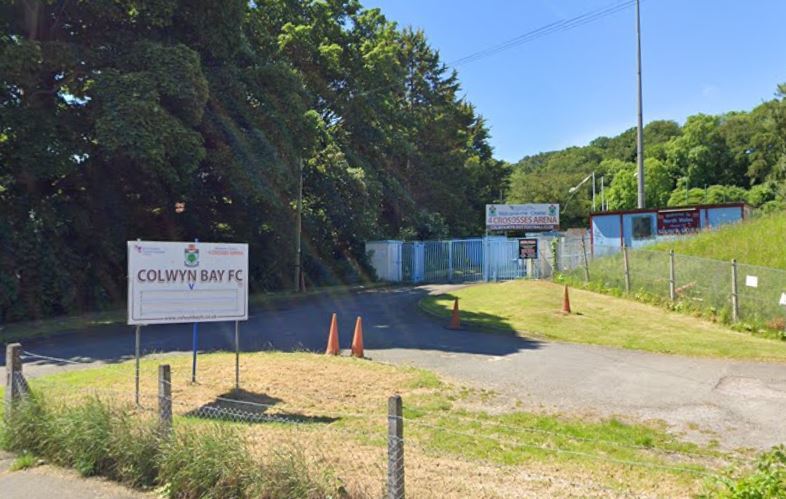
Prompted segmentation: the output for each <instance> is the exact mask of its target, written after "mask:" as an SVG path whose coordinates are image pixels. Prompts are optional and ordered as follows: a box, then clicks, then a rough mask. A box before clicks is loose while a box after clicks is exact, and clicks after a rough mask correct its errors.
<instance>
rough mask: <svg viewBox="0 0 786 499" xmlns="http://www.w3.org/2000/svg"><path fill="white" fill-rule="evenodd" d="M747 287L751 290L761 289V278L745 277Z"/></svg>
mask: <svg viewBox="0 0 786 499" xmlns="http://www.w3.org/2000/svg"><path fill="white" fill-rule="evenodd" d="M745 285H746V286H748V287H749V288H758V287H759V277H758V276H755V275H746V276H745Z"/></svg>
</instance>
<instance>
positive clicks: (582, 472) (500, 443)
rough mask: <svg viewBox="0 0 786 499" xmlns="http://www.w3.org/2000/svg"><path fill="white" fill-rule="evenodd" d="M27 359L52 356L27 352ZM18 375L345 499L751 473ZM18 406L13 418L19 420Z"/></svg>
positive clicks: (591, 491) (175, 388)
mask: <svg viewBox="0 0 786 499" xmlns="http://www.w3.org/2000/svg"><path fill="white" fill-rule="evenodd" d="M13 355H15V354H14V353H11V357H13ZM16 355H18V353H17V354H16ZM24 358H28V359H41V358H42V356H37V355H36V354H34V353H30V352H26V355H25V356H24ZM49 359H52V360H51V361H53V362H54V361H58V362H63V363H65V362H70V361H66V360H65V359H53V358H51V357H50V358H49ZM11 366H12V369H11V372H12V374H13V376H12V378H11V382H10V386H11V389H10V392H13V393H14V395H13V396H14V397H15V398H16V399H22V398H24V397H25V396H27V394H30V393H33V394H35V395H36V396H40V397H43V398H45V399H47V400H51V401H52V402H53V403H56V404H60V405H65V406H79V405H80V404H84V403H85V401H86V400H91V399H98V400H104V401H108V402H111V403H112V404H113V405H114V406H116V407H121V408H122V409H123V411H125V414H126V415H127V416H128V417H132V418H136V419H140V420H145V421H148V422H153V423H154V425H157V428H158V430H157V431H158V432H159V434H160V435H163V436H166V435H183V434H189V435H197V436H198V435H199V434H200V432H203V431H206V429H208V428H210V427H212V426H215V425H229V426H230V427H232V428H236V429H238V430H239V431H241V432H242V435H243V436H244V442H245V445H247V446H248V448H249V449H250V450H251V452H252V453H253V455H254V456H256V458H257V459H258V461H256V462H260V463H270V462H277V463H281V462H284V463H290V465H291V466H292V467H293V468H296V469H297V471H291V470H290V472H289V473H291V475H287V476H290V477H291V476H292V475H294V474H297V473H307V474H308V475H309V476H311V477H317V478H315V480H317V481H319V482H320V483H328V484H330V486H329V489H330V490H333V491H337V492H336V495H335V496H336V497H347V498H381V497H386V498H403V497H417V498H420V497H440V498H464V497H554V496H582V497H593V496H594V497H629V496H631V495H632V494H634V495H639V492H640V491H638V490H637V489H636V488H635V487H634V486H629V485H628V484H627V483H626V481H627V480H629V479H635V480H641V479H642V477H647V476H649V475H652V476H653V478H652V483H651V484H649V485H647V486H648V487H651V488H652V490H653V491H656V490H658V487H660V484H659V480H661V479H663V477H664V476H665V477H666V478H668V479H669V480H674V481H675V482H680V481H682V482H684V481H685V480H693V481H696V480H699V481H700V480H704V479H716V478H717V475H716V472H715V470H718V469H723V468H724V467H727V466H730V465H734V466H739V465H740V464H741V463H742V462H743V461H741V459H743V458H742V457H741V456H737V455H730V454H725V453H724V454H721V453H714V452H706V451H703V450H700V449H698V448H696V449H694V448H693V447H690V446H688V447H685V446H682V445H681V444H676V443H675V444H668V445H663V446H655V445H653V443H652V442H650V441H648V440H646V439H643V440H636V439H632V440H626V441H619V440H609V439H608V437H607V438H606V439H604V438H603V437H600V436H594V435H592V434H586V433H582V432H577V431H576V430H566V429H564V428H554V427H551V426H548V425H546V426H544V425H543V424H542V423H538V422H537V421H536V420H534V419H533V420H529V419H522V420H520V421H519V420H516V422H515V423H513V422H512V423H503V422H501V421H498V420H494V419H491V418H489V416H488V415H486V414H485V413H484V414H481V415H478V414H475V413H472V412H468V411H459V412H457V413H451V414H450V415H446V414H443V413H441V412H440V411H439V410H436V411H435V412H433V413H430V414H429V413H425V412H423V411H422V409H417V408H416V407H417V406H416V404H413V405H412V407H411V408H410V409H409V410H407V405H406V401H403V400H402V398H401V397H399V396H392V397H389V398H388V399H387V411H386V410H385V407H384V405H382V404H380V405H379V406H378V409H379V410H378V411H376V412H374V411H372V412H371V413H368V412H366V413H350V412H347V411H334V410H331V409H330V407H331V406H330V404H329V403H328V401H327V399H322V398H319V397H316V398H314V399H313V400H309V401H306V402H299V404H300V406H299V407H291V406H288V407H286V408H285V409H282V408H281V406H280V405H279V404H278V403H277V402H276V400H266V399H265V396H264V394H260V393H253V392H248V391H245V390H243V389H242V388H240V389H238V388H237V387H232V385H234V383H233V381H234V380H232V381H230V380H228V381H227V384H228V385H229V386H208V385H204V384H200V383H191V382H189V381H187V377H185V376H182V375H181V377H179V378H175V379H174V380H173V378H172V372H171V371H170V369H169V366H168V365H162V366H159V369H158V377H157V379H143V381H142V383H141V386H142V387H143V389H142V392H141V394H140V399H139V400H140V403H139V404H138V405H137V404H135V402H134V401H135V397H134V393H133V390H132V389H131V385H130V384H129V385H128V386H129V390H127V391H123V390H117V389H113V390H105V389H101V388H96V389H92V388H91V389H89V390H78V391H76V390H68V391H63V386H62V385H60V386H59V388H58V387H57V386H55V385H54V384H51V383H50V382H49V381H47V379H45V378H44V379H37V380H35V383H33V386H32V388H31V387H29V386H28V383H27V381H26V380H25V379H24V376H23V374H22V364H21V362H14V361H13V359H12V360H11ZM154 387H157V390H156V388H154ZM6 390H7V392H6V393H7V394H8V392H9V384H8V383H7V386H6ZM31 390H32V391H31ZM216 393H220V395H218V396H216V395H215V394H216ZM326 396H329V394H328V395H326ZM385 398H386V397H385V396H384V394H380V399H381V400H384V399H385ZM7 401H8V402H9V405H7V409H6V410H7V412H6V415H8V411H9V410H13V403H12V402H11V400H10V399H9V398H7ZM94 444H95V445H96V446H99V445H102V443H101V442H94ZM200 459H202V458H200ZM204 459H209V456H208V457H205V458H204ZM588 469H595V470H596V471H595V472H594V473H589V472H587V471H586V470H588ZM597 470H600V471H599V472H598V471H597ZM606 473H608V474H612V475H617V478H616V480H617V482H616V485H614V484H613V483H610V482H609V481H607V480H604V479H601V478H599V476H603V475H604V474H606ZM656 474H657V475H656ZM288 479H291V478H288ZM644 480H645V481H646V480H647V479H646V478H645V479H644ZM612 482H614V481H612ZM663 490H667V489H663ZM653 495H662V494H659V493H657V492H655V493H654V494H653ZM308 497H323V495H320V494H316V495H309V496H308Z"/></svg>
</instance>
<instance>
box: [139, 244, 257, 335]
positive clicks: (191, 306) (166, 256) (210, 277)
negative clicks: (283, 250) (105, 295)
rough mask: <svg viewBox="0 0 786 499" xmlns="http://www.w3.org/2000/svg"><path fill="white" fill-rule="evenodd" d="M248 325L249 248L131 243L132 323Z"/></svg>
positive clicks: (242, 245)
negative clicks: (222, 322)
mask: <svg viewBox="0 0 786 499" xmlns="http://www.w3.org/2000/svg"><path fill="white" fill-rule="evenodd" d="M247 319H248V245H247V244H233V243H187V242H182V243H180V242H157V241H129V242H128V323H129V324H133V325H147V324H170V323H178V322H215V321H243V320H247Z"/></svg>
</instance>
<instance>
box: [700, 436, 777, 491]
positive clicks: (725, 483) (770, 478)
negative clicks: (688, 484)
mask: <svg viewBox="0 0 786 499" xmlns="http://www.w3.org/2000/svg"><path fill="white" fill-rule="evenodd" d="M711 489H712V490H711V491H710V492H709V494H708V495H710V496H713V497H726V498H733V499H774V498H786V447H784V446H782V445H781V446H779V447H774V448H772V449H771V450H770V451H769V452H766V453H764V454H762V455H761V456H759V459H758V461H757V463H756V469H755V470H754V471H752V472H751V473H749V474H748V475H745V476H743V477H739V478H736V479H735V478H733V477H727V478H725V479H722V480H721V481H720V483H718V484H716V485H715V486H714V487H711Z"/></svg>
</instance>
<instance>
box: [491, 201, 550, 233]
mask: <svg viewBox="0 0 786 499" xmlns="http://www.w3.org/2000/svg"><path fill="white" fill-rule="evenodd" d="M486 230H559V204H556V203H554V204H487V205H486Z"/></svg>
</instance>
